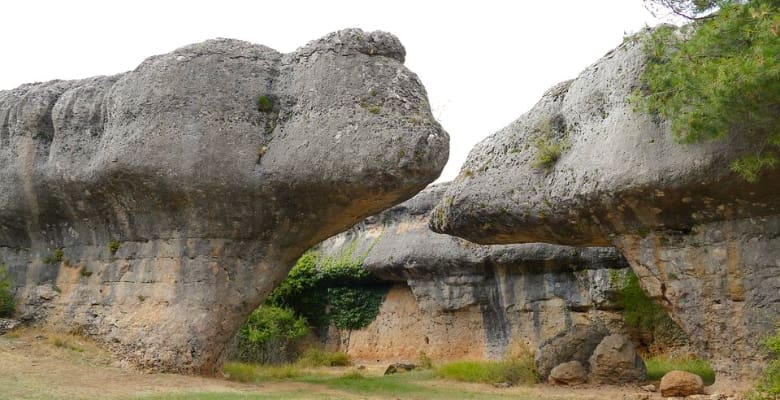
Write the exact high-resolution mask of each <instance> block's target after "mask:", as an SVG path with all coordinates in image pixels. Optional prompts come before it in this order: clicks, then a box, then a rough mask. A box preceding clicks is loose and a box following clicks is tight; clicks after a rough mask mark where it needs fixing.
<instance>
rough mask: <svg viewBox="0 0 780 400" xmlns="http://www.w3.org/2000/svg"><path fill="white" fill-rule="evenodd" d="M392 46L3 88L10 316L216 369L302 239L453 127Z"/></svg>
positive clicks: (255, 51)
mask: <svg viewBox="0 0 780 400" xmlns="http://www.w3.org/2000/svg"><path fill="white" fill-rule="evenodd" d="M404 55H405V50H404V48H403V46H402V45H401V44H400V42H399V41H398V39H396V38H395V37H394V36H392V35H390V34H387V33H383V32H371V33H368V32H363V31H361V30H356V29H350V30H343V31H339V32H336V33H332V34H329V35H327V36H326V37H324V38H322V39H319V40H316V41H313V42H311V43H309V44H307V45H306V46H304V47H302V48H300V49H298V50H297V51H295V52H293V53H290V54H281V53H278V52H276V51H274V50H272V49H270V48H268V47H265V46H261V45H256V44H252V43H247V42H242V41H238V40H229V39H218V40H209V41H206V42H203V43H199V44H194V45H190V46H186V47H183V48H180V49H178V50H175V51H173V52H171V53H169V54H163V55H159V56H154V57H150V58H149V59H147V60H146V61H144V62H143V63H142V64H141V65H140V66H139V67H138V68H136V69H135V70H133V71H131V72H127V73H123V74H119V75H115V76H104V77H95V78H90V79H84V80H77V81H51V82H45V83H35V84H28V85H23V86H21V87H19V88H16V89H13V90H9V91H2V92H0V166H2V167H1V168H0V187H2V191H0V257H2V262H3V263H4V264H5V265H6V266H7V267H8V268H10V270H11V273H12V274H13V276H14V279H15V287H16V288H15V291H16V295H17V298H18V299H19V304H20V305H19V310H18V311H19V314H20V316H21V318H23V319H25V318H26V319H31V318H33V319H35V318H37V319H39V320H41V321H43V322H44V323H45V324H46V325H47V326H49V327H52V328H54V329H58V330H63V331H72V332H80V333H82V334H85V335H89V336H92V337H94V338H96V339H98V340H99V341H101V342H103V343H105V344H107V345H109V346H110V347H112V348H113V349H114V350H116V351H117V352H118V353H120V354H122V355H124V356H125V357H126V358H127V359H128V360H129V361H131V362H132V363H134V364H137V365H140V366H143V367H150V368H155V369H160V370H171V371H203V372H210V371H213V370H214V368H215V367H217V366H218V365H219V363H220V357H221V355H222V354H223V350H224V348H225V345H226V343H227V342H228V340H229V339H230V338H231V336H232V335H233V333H234V332H235V331H236V329H237V328H238V326H239V325H240V324H241V323H242V322H243V320H244V319H245V317H246V316H247V315H248V314H249V312H251V310H252V309H254V308H255V307H256V306H257V305H258V304H259V303H260V302H261V301H262V299H263V298H264V297H265V296H266V295H267V294H268V292H269V291H270V290H271V289H272V288H273V287H274V286H275V285H276V284H278V283H279V282H280V281H281V280H282V279H283V278H284V276H285V275H286V273H287V271H288V270H289V268H290V266H291V265H292V263H293V262H294V261H295V259H296V258H298V257H299V256H300V255H301V253H302V252H303V251H304V250H306V249H307V248H308V247H310V246H311V245H313V244H315V243H317V242H319V241H320V240H322V239H325V238H327V237H329V236H331V235H333V234H336V233H338V232H339V231H341V230H344V229H346V228H348V227H349V226H351V225H352V224H354V223H355V222H357V221H359V220H361V219H362V218H364V217H365V216H367V215H371V214H374V213H376V212H379V211H381V210H382V209H384V208H387V207H388V206H390V205H392V204H395V203H398V202H401V201H403V200H405V199H407V198H409V197H411V196H413V195H414V194H415V193H417V192H418V191H419V190H421V189H422V188H424V187H425V186H426V185H427V184H428V183H429V182H431V181H432V180H434V179H435V178H436V177H437V176H438V174H439V173H440V171H441V169H442V167H443V165H444V163H445V161H446V159H447V155H448V136H447V134H446V133H445V132H444V131H443V130H442V129H441V127H440V126H439V124H438V123H436V122H435V121H434V119H433V118H432V116H431V114H430V110H429V109H428V105H427V104H428V102H427V98H426V93H425V90H424V88H423V86H422V84H421V83H420V81H419V79H418V78H417V76H416V75H415V74H414V73H412V72H411V71H409V70H408V69H406V68H405V67H404V66H403V61H404Z"/></svg>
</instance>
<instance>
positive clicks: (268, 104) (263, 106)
mask: <svg viewBox="0 0 780 400" xmlns="http://www.w3.org/2000/svg"><path fill="white" fill-rule="evenodd" d="M273 109H274V103H273V102H272V101H271V99H270V98H268V96H265V95H262V96H259V97H258V98H257V111H260V112H263V113H267V112H271V111H272V110H273Z"/></svg>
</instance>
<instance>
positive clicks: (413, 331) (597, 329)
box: [317, 184, 628, 377]
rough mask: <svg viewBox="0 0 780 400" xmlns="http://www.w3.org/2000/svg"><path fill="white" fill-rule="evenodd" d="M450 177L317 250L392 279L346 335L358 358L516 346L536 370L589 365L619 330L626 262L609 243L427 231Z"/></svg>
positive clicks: (501, 350) (479, 354)
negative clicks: (368, 317)
mask: <svg viewBox="0 0 780 400" xmlns="http://www.w3.org/2000/svg"><path fill="white" fill-rule="evenodd" d="M447 188H448V184H440V185H435V186H431V187H429V188H428V189H426V190H424V191H422V192H421V193H420V194H418V195H417V196H415V197H414V198H412V199H411V200H409V201H406V202H405V203H402V204H400V205H398V206H395V207H393V208H390V209H388V210H386V211H384V212H383V213H381V214H379V215H376V216H372V217H370V218H368V219H366V220H365V221H363V222H362V223H360V224H358V225H356V226H355V227H354V228H352V229H351V230H349V231H347V232H345V233H342V234H340V235H338V236H335V237H333V238H330V239H328V240H326V241H325V242H323V243H322V244H321V245H320V246H319V247H318V249H317V251H319V252H320V253H321V254H323V255H325V256H329V257H343V254H345V252H351V253H352V255H353V257H355V258H356V259H360V258H362V259H363V267H364V268H367V269H369V270H370V271H371V272H372V273H373V275H374V276H376V277H378V278H380V279H382V280H384V281H387V282H391V283H394V284H395V286H394V287H393V288H392V289H391V290H390V291H389V293H388V295H387V297H386V299H385V301H384V303H383V305H382V308H381V309H380V312H379V316H378V317H377V319H376V320H375V321H374V322H373V323H372V324H371V325H369V326H368V327H366V328H364V329H362V330H360V331H353V332H351V333H350V334H349V342H348V345H349V346H348V347H347V348H346V350H347V351H348V352H349V353H350V354H351V355H352V356H353V357H355V358H358V359H367V360H377V359H384V360H387V359H393V358H396V359H407V360H414V359H415V358H416V357H417V355H418V352H420V351H423V352H425V353H426V354H427V355H428V356H430V357H432V358H433V359H434V360H446V359H459V358H472V359H494V358H501V357H503V356H504V355H506V354H507V353H508V352H510V351H511V350H512V347H513V346H515V345H518V344H520V343H522V344H525V345H529V346H530V347H531V349H532V350H534V351H535V353H536V361H537V366H538V368H539V371H540V373H541V374H542V376H544V377H546V376H547V374H548V373H549V372H550V370H551V369H552V368H553V367H555V366H557V365H558V364H560V363H562V362H567V361H572V360H578V361H580V362H581V363H583V364H587V361H588V357H590V355H591V353H592V352H593V350H594V349H595V348H596V346H597V345H598V344H599V342H601V340H602V339H603V338H604V337H605V336H607V335H609V334H610V333H614V332H623V330H624V326H623V323H622V316H621V314H620V312H619V311H618V304H616V298H615V297H616V296H615V295H616V292H617V289H618V288H617V287H616V285H618V284H619V282H621V281H622V280H623V277H624V274H625V272H626V271H627V270H628V265H627V264H626V262H625V260H624V259H623V258H622V257H621V256H620V255H619V254H618V253H617V252H616V251H615V249H613V248H605V247H591V248H574V247H566V246H554V245H545V244H527V245H496V246H482V245H477V244H474V243H471V242H468V241H466V240H463V239H459V238H456V237H453V236H449V235H440V234H436V233H433V232H431V231H430V230H429V229H428V219H429V218H435V217H436V216H435V215H432V214H431V213H430V212H431V209H432V208H433V206H434V205H435V204H436V203H437V202H438V201H439V200H441V198H442V196H443V194H444V192H445V191H446V190H447Z"/></svg>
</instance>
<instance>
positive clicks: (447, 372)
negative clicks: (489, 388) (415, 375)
mask: <svg viewBox="0 0 780 400" xmlns="http://www.w3.org/2000/svg"><path fill="white" fill-rule="evenodd" d="M435 374H436V376H438V377H440V378H445V379H452V380H456V381H461V382H471V383H499V382H509V383H511V384H533V383H537V382H538V381H539V377H538V375H537V374H536V368H534V366H533V360H530V363H529V360H518V359H513V360H505V361H468V360H466V361H455V362H451V363H447V364H444V365H442V366H440V367H438V368H436V370H435Z"/></svg>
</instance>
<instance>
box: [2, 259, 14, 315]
mask: <svg viewBox="0 0 780 400" xmlns="http://www.w3.org/2000/svg"><path fill="white" fill-rule="evenodd" d="M15 309H16V301H14V296H13V295H12V294H11V276H10V275H9V274H8V271H7V270H6V269H5V265H3V264H0V317H10V316H12V315H13V313H14V311H15Z"/></svg>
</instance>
